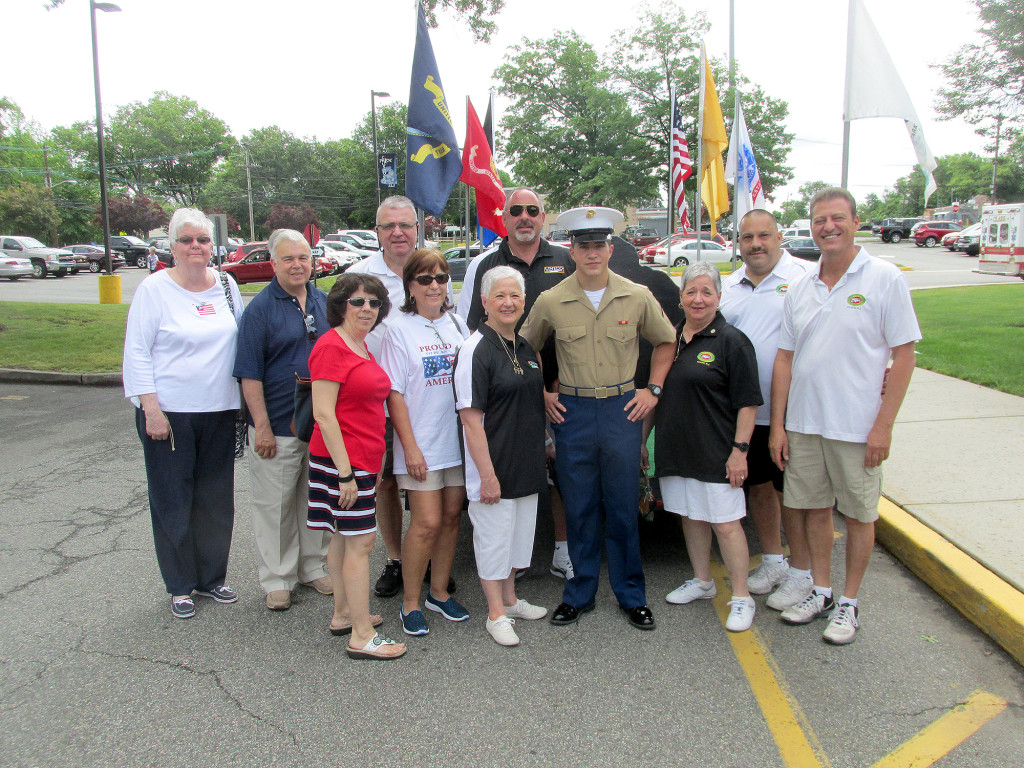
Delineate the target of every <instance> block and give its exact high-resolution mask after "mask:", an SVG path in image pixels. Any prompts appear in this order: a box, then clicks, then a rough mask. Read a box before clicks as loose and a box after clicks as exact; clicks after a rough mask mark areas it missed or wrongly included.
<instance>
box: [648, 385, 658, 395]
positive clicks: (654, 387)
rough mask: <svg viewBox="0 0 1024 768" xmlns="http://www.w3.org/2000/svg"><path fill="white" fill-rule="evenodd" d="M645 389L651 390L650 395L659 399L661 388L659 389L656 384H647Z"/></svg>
mask: <svg viewBox="0 0 1024 768" xmlns="http://www.w3.org/2000/svg"><path fill="white" fill-rule="evenodd" d="M647 388H648V389H649V390H651V394H652V395H654V396H655V397H661V387H659V386H658V385H657V384H648V385H647Z"/></svg>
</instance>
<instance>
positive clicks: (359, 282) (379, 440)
mask: <svg viewBox="0 0 1024 768" xmlns="http://www.w3.org/2000/svg"><path fill="white" fill-rule="evenodd" d="M390 309H391V302H390V301H389V300H388V292H387V289H385V288H384V284H383V283H382V282H381V281H380V280H379V279H378V278H376V277H374V276H373V275H363V274H344V275H342V276H341V277H340V278H338V280H337V282H335V284H334V287H332V288H331V292H330V293H329V294H328V296H327V322H328V324H329V325H330V326H331V331H330V332H328V333H325V334H324V335H323V336H321V337H320V338H319V339H318V340H317V342H316V345H315V346H314V347H313V351H312V353H310V356H309V375H310V378H311V379H312V380H313V386H312V391H313V418H314V419H315V420H316V425H315V426H314V427H313V437H312V438H311V439H310V441H309V454H310V455H309V513H308V516H307V523H306V524H307V525H308V526H309V527H310V528H314V529H319V530H325V531H329V532H330V533H331V534H333V535H332V536H331V543H330V545H329V546H328V549H327V566H328V569H329V570H330V575H331V584H332V586H333V588H334V615H333V616H332V617H331V624H330V630H331V634H333V635H338V636H342V635H348V634H351V635H352V637H351V638H350V640H349V643H348V646H347V648H346V652H347V653H348V655H349V657H350V658H353V659H396V658H398V657H399V656H402V655H403V654H404V653H405V645H404V644H403V643H396V642H394V641H392V640H391V639H389V638H387V637H385V636H384V635H381V634H380V633H378V632H377V631H376V629H375V627H377V626H379V625H380V624H381V622H382V619H381V617H380V616H371V615H370V550H372V549H373V542H374V539H376V537H377V521H376V519H375V516H374V509H375V507H376V490H375V489H376V486H377V480H378V475H379V473H380V470H381V467H382V466H383V463H384V400H385V398H386V397H387V395H388V392H390V391H391V382H390V381H389V380H388V376H387V374H386V373H384V371H383V370H381V367H380V366H379V365H377V361H376V360H375V359H374V358H373V355H372V354H370V350H368V349H367V348H366V336H367V334H369V333H370V331H372V330H373V329H374V328H376V327H377V326H378V325H379V324H380V323H381V321H382V320H383V319H384V316H385V315H387V313H388V310H390Z"/></svg>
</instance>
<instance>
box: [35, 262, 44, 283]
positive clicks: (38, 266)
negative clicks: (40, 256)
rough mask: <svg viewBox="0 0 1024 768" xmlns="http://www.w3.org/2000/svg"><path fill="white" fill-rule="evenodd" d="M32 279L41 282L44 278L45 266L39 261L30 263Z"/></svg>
mask: <svg viewBox="0 0 1024 768" xmlns="http://www.w3.org/2000/svg"><path fill="white" fill-rule="evenodd" d="M32 277H34V278H35V279H36V280H42V279H43V278H45V277H46V265H45V264H44V263H43V262H41V261H33V262H32Z"/></svg>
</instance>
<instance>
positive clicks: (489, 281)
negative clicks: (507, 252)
mask: <svg viewBox="0 0 1024 768" xmlns="http://www.w3.org/2000/svg"><path fill="white" fill-rule="evenodd" d="M507 277H511V278H512V279H513V280H515V281H516V285H518V286H519V290H520V291H522V292H523V295H524V296H525V295H526V282H525V281H524V280H523V276H522V275H521V274H519V271H518V270H517V269H514V268H513V267H509V266H507V265H504V264H502V265H501V266H499V267H492V268H491V269H488V270H487V271H486V272H485V273H484V279H483V281H482V282H481V283H480V296H481V297H483V298H485V299H486V298H487V297H488V296H490V295H491V289H492V288H494V284H495V283H496V282H498V281H499V280H504V279H505V278H507Z"/></svg>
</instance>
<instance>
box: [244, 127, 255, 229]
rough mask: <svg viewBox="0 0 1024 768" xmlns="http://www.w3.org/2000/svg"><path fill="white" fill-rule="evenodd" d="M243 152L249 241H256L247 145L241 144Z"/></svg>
mask: <svg viewBox="0 0 1024 768" xmlns="http://www.w3.org/2000/svg"><path fill="white" fill-rule="evenodd" d="M242 149H243V150H245V188H246V190H247V192H248V194H249V240H250V241H252V240H255V239H256V225H255V224H254V223H253V220H252V176H251V175H250V174H249V145H248V144H243V145H242Z"/></svg>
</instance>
